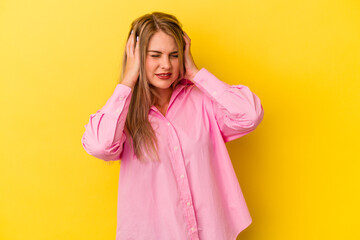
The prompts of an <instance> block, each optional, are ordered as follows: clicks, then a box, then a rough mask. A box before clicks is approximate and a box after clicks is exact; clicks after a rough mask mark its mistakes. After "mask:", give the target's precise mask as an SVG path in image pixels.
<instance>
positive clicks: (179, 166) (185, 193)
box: [167, 122, 199, 239]
mask: <svg viewBox="0 0 360 240" xmlns="http://www.w3.org/2000/svg"><path fill="white" fill-rule="evenodd" d="M167 125H168V126H171V124H170V123H169V122H168V123H167ZM168 131H169V135H170V137H169V147H170V149H173V151H171V153H172V155H173V161H171V164H172V167H173V170H174V172H175V174H176V175H178V176H180V178H176V180H177V182H178V185H179V189H180V198H181V199H182V206H183V211H184V216H185V217H186V222H187V225H188V234H189V235H190V236H191V239H199V236H198V233H196V229H197V221H196V217H195V209H194V207H193V204H192V196H191V191H190V185H189V182H188V181H185V180H186V178H185V173H186V169H185V161H184V157H183V155H182V151H181V148H180V146H181V145H180V142H179V138H178V137H177V134H176V131H175V130H174V128H169V130H168Z"/></svg>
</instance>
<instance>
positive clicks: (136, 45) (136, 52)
mask: <svg viewBox="0 0 360 240" xmlns="http://www.w3.org/2000/svg"><path fill="white" fill-rule="evenodd" d="M139 42H140V41H139V37H137V40H136V44H135V49H134V54H135V55H136V56H138V55H139V51H140V50H139V45H140V43H139Z"/></svg>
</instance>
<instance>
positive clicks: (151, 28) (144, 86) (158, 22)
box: [120, 12, 185, 162]
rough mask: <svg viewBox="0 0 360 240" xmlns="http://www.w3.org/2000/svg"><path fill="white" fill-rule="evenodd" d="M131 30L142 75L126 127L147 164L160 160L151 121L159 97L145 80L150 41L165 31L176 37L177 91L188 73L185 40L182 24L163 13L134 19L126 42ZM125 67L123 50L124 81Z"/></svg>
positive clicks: (137, 151)
mask: <svg viewBox="0 0 360 240" xmlns="http://www.w3.org/2000/svg"><path fill="white" fill-rule="evenodd" d="M131 30H134V32H135V36H138V37H139V41H140V42H139V50H140V73H139V77H138V81H137V82H136V84H135V86H134V89H133V92H132V96H131V101H130V106H129V110H128V114H127V117H126V122H125V127H126V130H127V131H128V133H129V134H130V136H131V138H132V145H133V149H134V153H135V155H136V157H137V158H138V159H139V160H140V161H141V162H147V159H149V158H150V159H152V160H153V161H160V158H159V155H158V151H157V150H158V141H157V138H156V134H155V131H154V129H153V128H152V126H151V124H150V122H149V119H148V115H149V111H150V108H151V106H152V105H153V104H154V103H156V102H157V100H158V99H159V98H160V96H159V95H158V94H157V93H156V91H155V90H154V86H152V85H150V84H149V82H148V80H147V78H146V70H145V59H146V53H147V48H148V44H149V41H150V38H151V37H152V36H153V35H154V33H156V32H158V31H162V32H164V33H166V34H168V35H170V36H172V37H173V38H174V40H175V42H176V44H177V47H178V59H179V65H180V66H182V67H180V73H179V78H178V79H176V80H175V81H174V83H173V84H172V85H171V88H172V89H175V87H176V85H177V84H178V83H179V81H180V80H181V78H182V77H183V75H184V72H185V67H184V49H185V41H184V39H183V30H182V28H181V23H180V22H179V21H178V20H177V18H176V17H175V16H173V15H170V14H166V13H162V12H153V13H151V14H145V15H143V16H141V17H139V18H137V19H135V20H134V21H133V22H132V23H131V29H130V31H129V34H128V37H127V39H129V37H130V35H131ZM125 66H126V50H125V51H124V57H123V67H122V71H121V77H120V79H121V80H122V79H123V77H124V70H125ZM121 80H120V81H121Z"/></svg>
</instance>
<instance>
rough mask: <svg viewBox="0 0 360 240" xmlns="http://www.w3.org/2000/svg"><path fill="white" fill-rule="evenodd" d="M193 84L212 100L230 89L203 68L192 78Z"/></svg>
mask: <svg viewBox="0 0 360 240" xmlns="http://www.w3.org/2000/svg"><path fill="white" fill-rule="evenodd" d="M193 82H194V83H195V85H196V86H197V87H198V88H200V90H201V91H202V92H205V93H206V94H207V95H208V96H209V97H210V98H212V99H215V100H217V99H219V98H220V96H221V95H222V94H223V93H224V92H225V91H226V90H227V89H228V88H229V87H230V85H229V84H227V83H225V82H223V81H221V80H219V79H218V78H217V77H216V76H214V75H213V74H212V73H210V72H209V71H208V70H206V69H205V68H202V69H200V71H199V72H197V73H196V75H195V76H194V79H193Z"/></svg>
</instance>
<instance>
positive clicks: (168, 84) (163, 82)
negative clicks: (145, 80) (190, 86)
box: [151, 79, 175, 89]
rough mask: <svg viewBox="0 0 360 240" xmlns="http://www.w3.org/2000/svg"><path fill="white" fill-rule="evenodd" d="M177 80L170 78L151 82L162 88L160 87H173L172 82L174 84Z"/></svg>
mask: <svg viewBox="0 0 360 240" xmlns="http://www.w3.org/2000/svg"><path fill="white" fill-rule="evenodd" d="M174 82H175V80H173V79H168V80H158V79H156V80H154V81H152V82H151V85H153V86H154V87H156V88H160V89H168V88H170V87H171V84H173V83H174Z"/></svg>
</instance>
